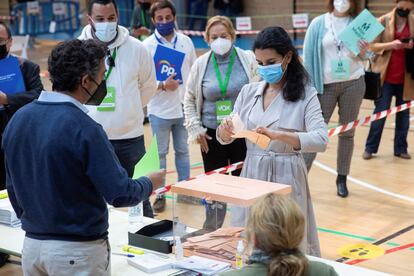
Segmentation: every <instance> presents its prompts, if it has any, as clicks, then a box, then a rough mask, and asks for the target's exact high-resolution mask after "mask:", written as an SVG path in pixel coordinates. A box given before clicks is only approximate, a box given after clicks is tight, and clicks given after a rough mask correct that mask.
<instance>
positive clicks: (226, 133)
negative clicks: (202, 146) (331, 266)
mask: <svg viewBox="0 0 414 276" xmlns="http://www.w3.org/2000/svg"><path fill="white" fill-rule="evenodd" d="M233 130H234V127H233V122H232V120H231V117H227V118H225V119H224V120H223V121H222V122H221V124H220V126H219V127H218V135H219V137H220V138H221V140H223V141H224V142H229V141H230V140H231V136H232V135H234V132H233Z"/></svg>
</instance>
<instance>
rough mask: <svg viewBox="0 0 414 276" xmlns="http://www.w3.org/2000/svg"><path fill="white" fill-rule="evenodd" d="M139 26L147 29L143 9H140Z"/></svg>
mask: <svg viewBox="0 0 414 276" xmlns="http://www.w3.org/2000/svg"><path fill="white" fill-rule="evenodd" d="M141 24H142V26H144V27H145V28H146V27H147V20H146V19H145V12H144V9H143V8H141Z"/></svg>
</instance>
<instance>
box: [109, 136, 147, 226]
mask: <svg viewBox="0 0 414 276" xmlns="http://www.w3.org/2000/svg"><path fill="white" fill-rule="evenodd" d="M110 142H111V144H112V146H113V147H114V150H115V154H116V156H117V157H118V159H119V162H120V163H121V166H122V167H123V168H124V169H125V170H126V171H127V173H128V176H129V177H132V176H133V175H134V168H135V165H136V164H137V163H138V161H139V160H140V159H141V158H142V157H143V156H144V154H145V144H144V136H143V135H142V136H139V137H137V138H132V139H123V140H110ZM143 207H144V216H146V217H150V218H153V217H154V212H153V211H152V207H151V203H150V201H149V199H146V200H145V201H143Z"/></svg>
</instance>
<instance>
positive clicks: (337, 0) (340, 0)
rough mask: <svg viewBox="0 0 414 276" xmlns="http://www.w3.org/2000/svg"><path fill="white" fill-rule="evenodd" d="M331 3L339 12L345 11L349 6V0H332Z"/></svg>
mask: <svg viewBox="0 0 414 276" xmlns="http://www.w3.org/2000/svg"><path fill="white" fill-rule="evenodd" d="M333 4H334V8H335V10H337V11H338V12H339V13H344V12H347V11H348V10H349V8H350V7H351V4H350V3H349V0H334V3H333Z"/></svg>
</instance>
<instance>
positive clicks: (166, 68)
mask: <svg viewBox="0 0 414 276" xmlns="http://www.w3.org/2000/svg"><path fill="white" fill-rule="evenodd" d="M159 65H160V73H161V74H162V75H164V74H167V76H168V77H169V76H171V75H173V74H174V73H175V68H174V66H172V65H171V64H170V63H169V62H168V61H166V60H161V61H160V63H159Z"/></svg>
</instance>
